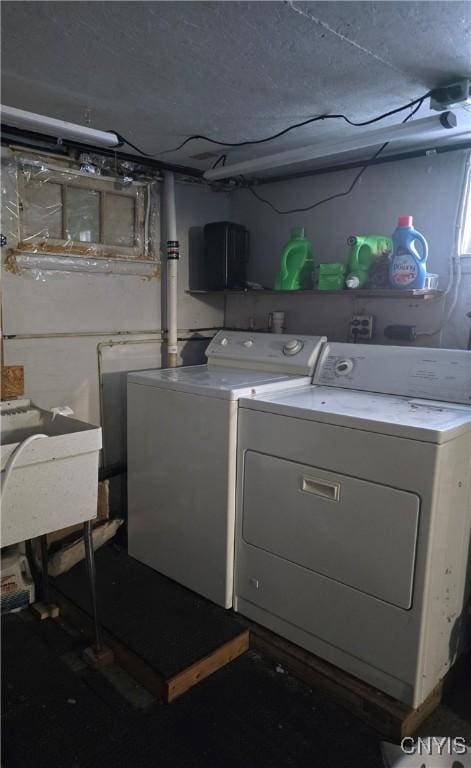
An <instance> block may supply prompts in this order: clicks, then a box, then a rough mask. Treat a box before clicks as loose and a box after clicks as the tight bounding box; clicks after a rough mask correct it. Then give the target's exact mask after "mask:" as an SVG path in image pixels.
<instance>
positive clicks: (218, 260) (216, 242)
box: [200, 221, 249, 291]
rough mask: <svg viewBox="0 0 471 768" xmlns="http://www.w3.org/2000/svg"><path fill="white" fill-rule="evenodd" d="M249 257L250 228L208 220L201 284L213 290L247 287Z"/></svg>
mask: <svg viewBox="0 0 471 768" xmlns="http://www.w3.org/2000/svg"><path fill="white" fill-rule="evenodd" d="M248 260H249V230H248V229H246V228H245V227H243V226H241V225H240V224H234V223H233V222H231V221H216V222H214V223H212V224H206V226H205V227H204V252H203V269H202V274H201V276H200V281H201V283H202V285H201V288H205V289H206V290H209V291H223V290H224V289H225V288H245V286H246V281H247V262H248Z"/></svg>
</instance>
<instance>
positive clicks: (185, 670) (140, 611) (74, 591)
mask: <svg viewBox="0 0 471 768" xmlns="http://www.w3.org/2000/svg"><path fill="white" fill-rule="evenodd" d="M95 560H96V577H97V579H96V582H97V584H96V586H97V597H98V612H99V617H100V622H101V626H102V629H103V631H104V633H105V642H106V644H107V645H109V646H110V647H111V648H112V650H113V651H114V652H115V655H116V658H117V659H118V663H119V664H121V666H123V667H124V668H125V669H126V670H127V671H128V672H129V673H130V674H131V675H133V676H134V677H135V678H136V679H137V680H138V681H139V682H140V683H141V685H143V686H145V687H147V688H149V690H151V691H152V693H154V694H157V695H158V696H159V697H160V698H162V699H163V700H164V701H172V700H173V699H176V698H177V697H178V696H181V694H182V693H184V692H185V691H187V690H188V689H189V688H191V687H192V686H193V685H196V684H197V683H199V682H200V681H201V680H204V678H206V677H208V676H209V675H211V674H213V672H216V670H218V669H220V668H221V667H223V666H224V665H226V664H228V663H230V662H231V661H232V660H233V659H235V658H236V657H237V656H240V655H241V654H243V653H244V652H245V651H247V650H248V648H249V632H248V630H247V628H246V626H245V625H244V624H242V623H241V621H240V620H239V619H238V618H237V617H235V616H233V615H232V614H231V613H230V612H229V611H226V610H225V609H224V608H221V607H220V606H218V605H215V604H214V603H212V602H210V601H208V600H205V599H204V598H203V597H201V596H200V595H197V594H196V593H195V592H192V591H190V590H189V589H186V588H185V587H182V586H181V585H180V584H177V583H176V582H174V581H172V580H171V579H168V578H167V577H165V576H163V575H162V574H160V573H158V572H157V571H155V570H153V569H152V568H149V567H148V566H146V565H144V564H143V563H140V562H138V561H137V560H135V559H134V558H132V557H130V556H129V555H128V554H127V553H126V552H125V550H124V549H122V548H121V547H119V546H114V545H113V544H110V545H108V546H104V547H103V548H101V549H100V550H98V551H97V552H96V555H95ZM53 586H54V600H56V601H57V602H58V603H59V604H60V605H61V607H62V606H65V607H66V609H68V611H69V614H70V616H71V621H72V623H76V624H77V625H78V626H79V627H81V628H82V630H83V631H84V632H85V633H86V634H87V637H90V639H92V640H93V637H92V634H91V633H92V629H93V628H92V624H91V619H90V616H91V606H90V593H89V584H88V577H87V572H86V567H85V563H83V562H82V563H79V564H78V565H76V566H75V567H74V568H72V569H71V570H70V571H68V572H67V573H64V574H62V575H60V576H58V577H57V578H56V579H54V582H53Z"/></svg>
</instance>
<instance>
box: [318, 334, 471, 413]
mask: <svg viewBox="0 0 471 768" xmlns="http://www.w3.org/2000/svg"><path fill="white" fill-rule="evenodd" d="M314 384H321V385H323V386H330V387H342V388H344V389H356V390H363V391H366V392H381V393H383V394H388V395H402V396H403V397H413V398H425V399H427V400H438V401H442V402H443V401H446V402H449V403H464V404H466V405H471V352H468V351H467V350H464V349H433V348H428V347H395V346H382V345H381V346H380V345H374V346H373V345H369V344H368V345H366V344H341V343H338V344H337V343H327V344H326V345H325V347H324V349H323V351H322V354H321V357H320V360H319V363H318V365H317V368H316V371H315V374H314Z"/></svg>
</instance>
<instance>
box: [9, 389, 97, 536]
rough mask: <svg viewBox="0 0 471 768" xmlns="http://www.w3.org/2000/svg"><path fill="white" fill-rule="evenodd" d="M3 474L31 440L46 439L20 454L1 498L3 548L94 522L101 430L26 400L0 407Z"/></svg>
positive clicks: (13, 401) (31, 444) (32, 443)
mask: <svg viewBox="0 0 471 768" xmlns="http://www.w3.org/2000/svg"><path fill="white" fill-rule="evenodd" d="M0 413H1V417H2V429H1V449H0V465H1V469H2V470H3V469H4V468H5V464H6V462H7V460H8V458H9V456H10V455H11V454H12V452H13V451H14V450H15V449H16V448H17V446H18V445H19V444H20V443H21V442H22V441H23V440H25V439H26V438H27V437H30V436H31V435H39V434H44V435H46V436H45V437H43V438H41V437H40V438H37V439H36V440H34V441H33V442H31V443H30V444H28V445H27V446H26V447H25V448H24V450H23V451H22V452H21V453H20V454H19V455H18V459H17V460H16V462H15V464H14V467H13V470H12V472H11V475H10V476H9V478H8V480H7V483H6V486H5V488H4V490H3V493H2V510H1V546H2V547H6V546H8V545H10V544H16V543H17V542H19V541H25V540H26V539H32V538H34V537H35V536H40V535H42V534H44V533H50V532H51V531H55V530H58V529H59V528H65V527H66V526H68V525H74V524H76V523H80V522H85V521H86V520H91V519H93V518H94V517H96V514H97V491H98V458H99V451H100V448H101V427H96V426H93V425H92V424H87V423H85V422H83V421H78V420H77V419H74V418H70V417H69V416H61V415H56V416H54V415H53V414H52V413H50V412H49V411H45V410H42V409H41V408H38V407H37V406H35V405H33V404H32V403H31V400H29V399H26V398H24V399H22V400H8V401H6V402H4V403H2V404H1V407H0Z"/></svg>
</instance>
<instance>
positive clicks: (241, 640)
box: [51, 587, 250, 703]
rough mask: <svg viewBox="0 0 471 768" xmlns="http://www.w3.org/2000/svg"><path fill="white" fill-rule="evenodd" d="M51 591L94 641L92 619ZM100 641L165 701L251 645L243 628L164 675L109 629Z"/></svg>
mask: <svg viewBox="0 0 471 768" xmlns="http://www.w3.org/2000/svg"><path fill="white" fill-rule="evenodd" d="M51 592H52V593H53V595H54V601H55V603H57V604H58V605H59V606H60V608H61V613H62V616H65V617H67V618H68V619H69V621H70V622H71V624H73V625H74V626H76V627H78V628H79V629H80V630H81V631H82V632H83V634H84V635H85V636H86V637H87V638H88V639H89V640H90V641H93V639H94V632H93V623H92V620H91V618H90V616H89V615H88V614H87V613H86V612H85V611H83V610H82V609H81V608H79V607H78V606H77V605H75V604H74V603H73V602H72V601H71V600H69V599H67V598H66V597H65V596H64V595H63V594H62V593H61V592H59V590H57V589H55V588H54V587H52V589H51ZM103 642H104V644H105V645H107V646H108V647H109V648H111V649H112V651H113V652H114V655H115V661H116V663H117V664H118V665H119V666H120V667H122V668H123V669H124V670H125V671H126V672H127V673H128V674H129V675H131V676H132V677H133V678H134V679H135V680H136V681H137V682H138V683H140V685H142V686H143V687H145V688H147V690H149V691H151V693H153V694H154V695H155V696H158V697H159V698H160V699H162V701H164V702H165V703H170V702H171V701H174V700H175V699H177V698H178V697H179V696H181V695H182V694H184V693H186V691H188V690H189V689H190V688H192V687H193V686H194V685H197V684H198V683H200V682H201V681H202V680H204V679H205V678H206V677H209V676H210V675H212V674H213V673H214V672H216V671H217V670H218V669H221V668H222V667H224V666H225V665H226V664H229V663H230V662H231V661H233V660H234V659H236V658H237V657H238V656H241V655H242V654H243V653H245V652H246V651H248V650H249V645H250V640H249V631H248V630H244V629H243V630H242V631H241V633H240V635H238V636H237V637H234V638H233V639H232V640H229V641H228V642H226V643H224V644H223V645H221V646H220V647H219V648H217V649H216V650H215V651H213V652H212V653H210V654H208V655H207V656H205V657H204V658H202V659H200V660H199V661H197V662H194V663H193V664H192V665H191V666H189V667H188V668H187V669H183V670H182V671H181V672H179V673H178V674H175V675H172V677H170V678H168V679H165V678H164V676H163V675H162V673H160V672H159V671H158V670H156V669H154V668H153V667H151V666H150V665H149V664H148V663H147V662H146V661H145V660H144V659H142V658H141V657H140V656H139V655H138V654H136V653H135V652H134V651H133V650H132V648H129V647H128V646H126V645H125V644H124V643H122V642H121V641H120V640H118V639H117V638H116V637H114V636H113V635H112V634H110V633H109V632H106V631H104V632H103Z"/></svg>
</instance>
